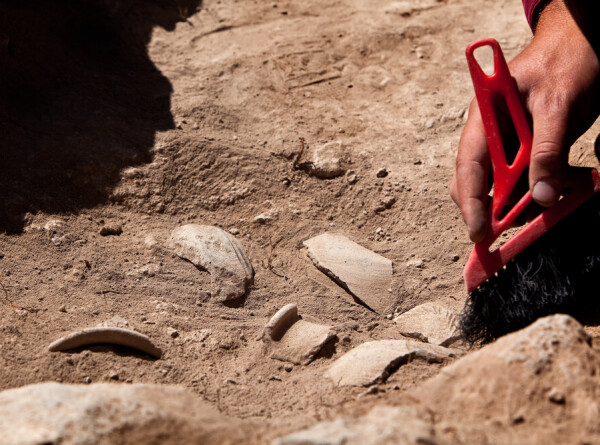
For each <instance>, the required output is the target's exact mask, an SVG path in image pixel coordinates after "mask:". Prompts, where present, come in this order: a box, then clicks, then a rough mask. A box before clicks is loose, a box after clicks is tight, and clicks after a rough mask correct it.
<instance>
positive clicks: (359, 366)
mask: <svg viewBox="0 0 600 445" xmlns="http://www.w3.org/2000/svg"><path fill="white" fill-rule="evenodd" d="M452 356H454V352H453V351H452V350H451V349H448V348H444V347H443V346H437V345H432V344H429V343H422V342H419V341H415V340H379V341H370V342H366V343H363V344H361V345H359V346H357V347H356V348H354V349H352V350H351V351H348V352H347V353H346V354H344V355H343V356H341V357H340V358H339V359H337V360H336V361H335V362H334V363H333V364H332V365H331V367H330V368H329V369H328V370H327V372H325V377H327V378H329V379H331V380H333V382H334V383H335V384H336V385H337V386H369V385H372V384H375V383H379V382H383V381H385V380H386V379H387V378H388V376H389V374H390V373H391V371H392V370H393V369H395V368H396V367H397V365H398V364H399V363H401V362H402V361H406V360H408V359H414V358H420V359H423V360H426V361H428V362H431V363H437V362H441V361H443V360H444V359H446V358H449V357H452Z"/></svg>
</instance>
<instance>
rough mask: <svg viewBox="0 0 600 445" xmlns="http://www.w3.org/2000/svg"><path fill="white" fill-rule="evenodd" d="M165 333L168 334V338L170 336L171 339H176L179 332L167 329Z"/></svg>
mask: <svg viewBox="0 0 600 445" xmlns="http://www.w3.org/2000/svg"><path fill="white" fill-rule="evenodd" d="M167 332H168V333H169V336H170V337H171V338H177V337H179V332H177V330H176V329H173V328H168V329H167Z"/></svg>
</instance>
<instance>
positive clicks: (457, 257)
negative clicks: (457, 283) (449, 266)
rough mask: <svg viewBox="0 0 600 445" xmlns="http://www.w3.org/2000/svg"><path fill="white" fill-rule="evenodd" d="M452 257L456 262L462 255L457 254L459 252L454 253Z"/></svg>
mask: <svg viewBox="0 0 600 445" xmlns="http://www.w3.org/2000/svg"><path fill="white" fill-rule="evenodd" d="M451 259H452V261H454V262H456V261H458V260H459V259H460V256H459V255H457V254H454V255H452V258H451Z"/></svg>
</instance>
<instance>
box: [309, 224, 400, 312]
mask: <svg viewBox="0 0 600 445" xmlns="http://www.w3.org/2000/svg"><path fill="white" fill-rule="evenodd" d="M304 245H305V246H306V247H307V248H308V256H309V257H310V259H311V260H312V262H313V263H314V265H315V266H316V267H317V268H318V269H319V270H321V271H322V272H323V273H325V274H327V275H329V276H330V277H331V278H332V279H333V280H334V281H336V282H337V283H338V284H339V285H340V286H342V287H343V288H344V289H346V290H347V291H348V292H350V294H352V295H353V296H354V297H355V298H356V299H357V300H359V301H360V302H361V303H363V304H365V305H366V306H368V307H369V308H371V309H372V310H374V311H375V312H378V313H384V311H385V309H386V308H387V307H388V306H390V305H391V304H393V302H394V301H393V300H394V299H393V296H392V295H391V294H390V293H389V292H388V291H387V290H388V289H389V288H390V287H392V286H391V285H392V273H393V270H392V262H391V261H390V260H388V259H387V258H384V257H382V256H381V255H378V254H376V253H375V252H372V251H370V250H368V249H366V248H364V247H362V246H360V245H359V244H356V243H355V242H353V241H350V240H349V239H348V238H346V237H345V236H343V235H336V234H332V233H324V234H322V235H319V236H316V237H314V238H311V239H309V240H307V241H305V242H304Z"/></svg>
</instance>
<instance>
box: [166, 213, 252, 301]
mask: <svg viewBox="0 0 600 445" xmlns="http://www.w3.org/2000/svg"><path fill="white" fill-rule="evenodd" d="M169 245H170V247H171V248H173V249H174V250H175V253H176V254H177V255H178V256H180V257H181V258H184V259H186V260H188V261H190V262H191V263H192V264H194V265H195V266H196V267H198V268H200V269H203V270H206V271H208V273H209V274H210V276H211V282H212V290H211V298H212V300H213V301H227V300H235V299H237V298H240V297H242V296H244V295H245V294H246V291H247V289H248V287H249V286H250V285H251V284H252V282H253V280H254V269H252V265H251V264H250V260H249V259H248V257H247V255H246V252H245V251H244V248H243V247H242V246H241V244H240V243H239V242H238V240H237V239H236V238H235V237H234V236H233V235H231V234H229V233H227V232H225V231H224V230H222V229H219V228H218V227H213V226H203V225H199V224H187V225H185V226H181V227H178V228H177V229H175V230H173V232H172V233H171V238H170V239H169Z"/></svg>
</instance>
